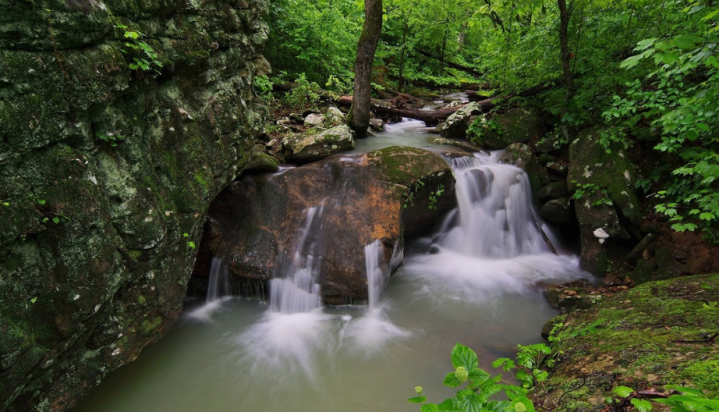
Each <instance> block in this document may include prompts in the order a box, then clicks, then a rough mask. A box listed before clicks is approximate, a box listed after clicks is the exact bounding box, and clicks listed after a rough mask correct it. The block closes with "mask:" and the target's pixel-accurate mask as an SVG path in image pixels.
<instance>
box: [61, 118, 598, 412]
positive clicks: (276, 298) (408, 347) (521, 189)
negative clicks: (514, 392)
mask: <svg viewBox="0 0 719 412" xmlns="http://www.w3.org/2000/svg"><path fill="white" fill-rule="evenodd" d="M429 137H431V136H430V135H428V134H426V133H425V128H424V125H423V124H422V123H421V122H418V121H413V120H408V121H405V122H403V123H400V124H396V125H389V127H388V130H387V131H386V132H384V133H380V134H378V135H377V137H370V138H368V139H364V140H360V141H358V142H357V149H356V151H355V152H357V153H361V152H366V151H370V150H376V149H380V148H383V147H388V146H393V145H403V146H415V147H426V146H432V145H431V144H429V141H428V140H427V139H428V138H429ZM497 156H498V154H497V153H493V154H490V155H488V154H477V155H475V156H474V157H471V156H470V157H464V158H452V159H447V161H448V162H449V163H450V165H451V166H452V168H453V170H454V173H455V177H456V179H457V198H458V208H457V209H456V210H455V211H453V212H451V213H450V214H449V215H448V216H447V217H446V218H445V219H444V221H443V222H437V224H438V230H437V231H436V232H435V234H434V235H432V236H429V237H427V238H424V239H419V240H417V241H415V242H413V243H412V244H410V245H408V246H407V248H406V250H405V263H404V265H403V266H401V267H400V268H399V269H398V270H397V271H396V273H395V274H394V275H393V276H392V277H391V278H389V276H388V273H384V272H383V271H382V270H381V269H380V265H379V264H378V261H380V260H381V259H379V258H380V256H378V253H381V250H382V248H381V247H380V245H379V243H378V242H375V243H372V244H369V245H367V246H366V247H365V250H364V254H365V263H366V267H365V270H366V272H367V277H368V287H369V304H368V305H367V306H339V307H324V306H322V304H321V301H320V299H319V296H320V295H319V286H318V285H317V284H316V279H317V276H318V273H317V272H318V270H317V268H316V266H317V265H316V263H315V262H316V259H318V258H321V257H319V256H315V253H314V248H313V244H314V240H313V239H316V238H317V237H318V236H328V234H325V233H322V230H321V225H318V224H317V223H316V222H317V221H319V217H321V214H322V207H323V206H322V204H319V205H316V206H313V207H311V208H308V210H306V211H305V223H304V225H303V226H302V227H299V228H297V230H298V233H299V234H300V239H301V241H300V244H299V246H298V247H297V250H295V251H291V252H290V253H289V254H288V255H287V257H286V262H285V263H284V264H283V268H286V269H285V270H284V272H285V276H284V277H282V278H277V279H273V280H272V281H271V282H270V291H271V292H270V301H269V302H266V301H261V300H260V299H249V298H234V297H233V298H228V297H222V291H223V282H224V280H223V268H222V261H220V260H219V259H217V260H215V261H214V262H213V269H212V272H211V278H212V285H211V288H210V296H208V299H207V301H206V302H205V301H200V300H196V301H189V300H188V302H187V305H186V310H185V313H184V314H183V317H182V318H181V320H180V321H179V322H178V324H177V325H176V326H175V327H174V328H173V330H172V331H171V332H170V333H169V334H168V335H167V336H166V337H165V338H164V339H163V340H162V341H161V342H159V343H157V344H155V345H152V346H150V347H148V348H146V349H145V350H143V352H142V354H141V355H140V357H139V358H138V359H137V360H136V361H135V362H133V363H131V364H129V365H126V366H124V367H122V368H121V369H120V370H118V371H116V372H113V373H111V374H110V375H109V376H108V377H107V378H105V379H104V380H103V382H102V383H101V384H100V385H99V387H98V388H97V389H96V390H95V391H93V392H92V393H91V395H90V396H89V397H88V398H87V399H86V400H84V401H83V402H82V403H81V404H80V405H79V406H78V407H77V408H75V409H74V411H75V412H99V411H102V412H130V411H133V412H134V411H153V412H164V411H167V412H184V411H187V412H190V411H192V412H197V411H209V412H225V411H227V412H229V411H250V410H253V411H288V412H289V411H292V412H294V411H298V412H299V411H313V412H330V411H332V412H334V411H337V410H342V411H345V412H355V411H356V412H360V411H367V410H375V411H382V410H387V411H393V412H394V411H397V412H402V411H407V412H410V411H415V412H416V411H418V410H419V407H418V406H417V405H414V404H410V403H408V402H407V401H406V399H407V398H409V397H411V396H414V387H415V386H418V385H419V386H422V387H423V388H424V392H425V394H426V395H427V397H428V400H429V401H430V402H440V401H442V400H444V399H445V398H446V397H448V396H451V394H452V389H450V388H447V387H444V386H443V385H442V380H443V379H444V376H445V375H446V373H447V372H450V371H452V370H453V368H452V365H451V362H450V356H449V355H450V352H451V350H452V347H453V346H454V345H455V344H456V343H462V344H464V345H467V346H469V347H471V348H473V349H474V350H475V351H476V352H477V354H478V355H479V359H480V366H481V367H483V368H485V369H487V370H490V371H491V372H492V373H498V371H497V370H494V369H492V368H491V365H490V364H491V362H492V361H493V360H494V359H496V358H498V357H504V356H512V355H513V353H514V350H515V349H516V345H517V344H532V343H538V342H540V341H541V340H542V339H541V337H540V335H539V333H540V329H541V327H542V325H543V324H544V323H545V322H546V321H547V320H548V319H549V318H551V317H552V316H553V315H554V311H553V310H552V309H551V308H550V307H549V306H548V305H547V303H546V302H545V300H544V298H543V297H542V285H543V284H545V283H551V282H566V281H570V280H574V279H578V278H582V277H588V275H586V274H584V273H583V272H581V271H580V270H579V269H578V261H577V259H576V257H575V256H572V255H570V254H561V253H560V255H555V254H553V253H552V252H551V251H550V248H549V247H548V246H547V243H546V241H545V237H547V238H548V239H550V240H554V237H553V235H552V233H551V230H549V228H548V227H546V226H544V225H541V222H540V224H539V225H537V224H535V223H534V222H536V221H538V220H537V217H536V216H534V213H535V212H534V211H533V210H532V208H531V206H530V204H531V201H530V199H531V192H530V190H529V182H528V179H527V176H526V174H525V173H524V172H523V171H521V170H520V169H518V168H516V167H514V166H509V165H502V164H499V163H497V160H496V159H497ZM560 250H561V249H560ZM383 289H384V291H383Z"/></svg>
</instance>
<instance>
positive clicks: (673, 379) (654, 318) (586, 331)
mask: <svg viewBox="0 0 719 412" xmlns="http://www.w3.org/2000/svg"><path fill="white" fill-rule="evenodd" d="M550 323H551V324H562V325H563V326H561V327H560V328H559V330H558V331H555V335H557V333H558V335H557V336H558V340H555V341H554V342H553V344H552V345H553V346H554V350H555V351H559V353H561V355H560V356H559V362H558V363H557V365H556V366H555V367H554V368H553V369H552V370H550V373H549V378H548V379H547V381H545V382H544V383H543V384H542V385H539V386H537V387H535V388H534V389H533V390H532V392H531V393H530V396H531V398H533V400H534V402H535V404H538V405H541V406H542V407H543V408H544V409H546V410H552V411H557V412H564V411H566V412H570V411H572V412H574V411H579V410H582V411H597V412H599V411H602V410H605V409H604V408H605V407H606V404H605V403H604V400H605V399H606V397H608V396H615V395H613V394H612V389H613V388H614V387H616V386H619V385H622V386H628V387H630V388H633V389H636V390H647V389H650V388H653V389H655V390H656V391H658V392H665V393H668V389H667V388H666V387H667V385H680V386H690V387H695V388H698V389H701V390H704V391H706V393H708V394H711V393H713V394H714V396H717V390H719V387H718V386H717V382H719V368H717V365H719V346H717V345H716V343H714V342H713V341H711V337H712V336H715V335H714V334H715V333H716V332H717V330H719V275H717V274H714V275H699V276H692V277H685V278H677V279H670V280H664V281H659V282H649V283H645V284H643V285H640V286H638V287H636V288H634V289H630V290H627V291H625V292H620V293H617V294H615V295H614V296H611V297H608V298H605V299H602V300H600V301H598V302H597V303H596V304H594V305H593V306H592V307H591V308H589V309H586V310H580V311H575V312H572V313H570V314H568V315H562V316H559V317H557V318H554V319H553V320H552V321H551V322H550Z"/></svg>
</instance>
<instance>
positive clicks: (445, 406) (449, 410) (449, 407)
mask: <svg viewBox="0 0 719 412" xmlns="http://www.w3.org/2000/svg"><path fill="white" fill-rule="evenodd" d="M437 409H438V410H439V412H453V411H455V410H456V409H455V408H454V401H453V400H452V398H449V399H445V400H444V401H443V402H442V403H440V404H439V405H437Z"/></svg>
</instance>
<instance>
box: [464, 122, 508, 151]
mask: <svg viewBox="0 0 719 412" xmlns="http://www.w3.org/2000/svg"><path fill="white" fill-rule="evenodd" d="M502 132H503V130H502V126H501V125H500V124H499V123H498V122H497V121H496V120H494V119H489V120H487V118H486V117H485V116H479V117H477V118H476V119H475V120H474V122H472V124H470V125H469V127H468V128H467V138H468V139H469V141H471V142H472V143H473V144H475V145H477V146H480V147H481V146H484V137H485V136H486V135H487V133H494V134H496V135H499V136H501V135H502Z"/></svg>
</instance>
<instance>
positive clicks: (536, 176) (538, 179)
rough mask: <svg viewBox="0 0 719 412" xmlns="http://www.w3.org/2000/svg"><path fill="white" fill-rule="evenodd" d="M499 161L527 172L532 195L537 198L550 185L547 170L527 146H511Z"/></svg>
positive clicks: (515, 144) (518, 144)
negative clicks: (540, 190)
mask: <svg viewBox="0 0 719 412" xmlns="http://www.w3.org/2000/svg"><path fill="white" fill-rule="evenodd" d="M499 161H500V162H502V163H507V164H511V165H515V166H517V167H519V168H520V169H523V170H524V171H525V172H527V175H528V176H529V183H530V184H531V185H532V193H534V194H535V196H536V194H537V193H538V192H539V189H541V188H542V187H543V186H544V185H546V184H548V183H549V176H548V175H547V170H546V169H545V168H544V167H542V166H541V165H540V164H539V162H538V161H537V158H536V157H534V154H533V153H532V150H531V149H530V148H529V146H527V145H525V144H522V143H514V144H511V145H510V146H508V147H507V148H506V149H505V150H504V153H502V156H501V157H500V158H499Z"/></svg>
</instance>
